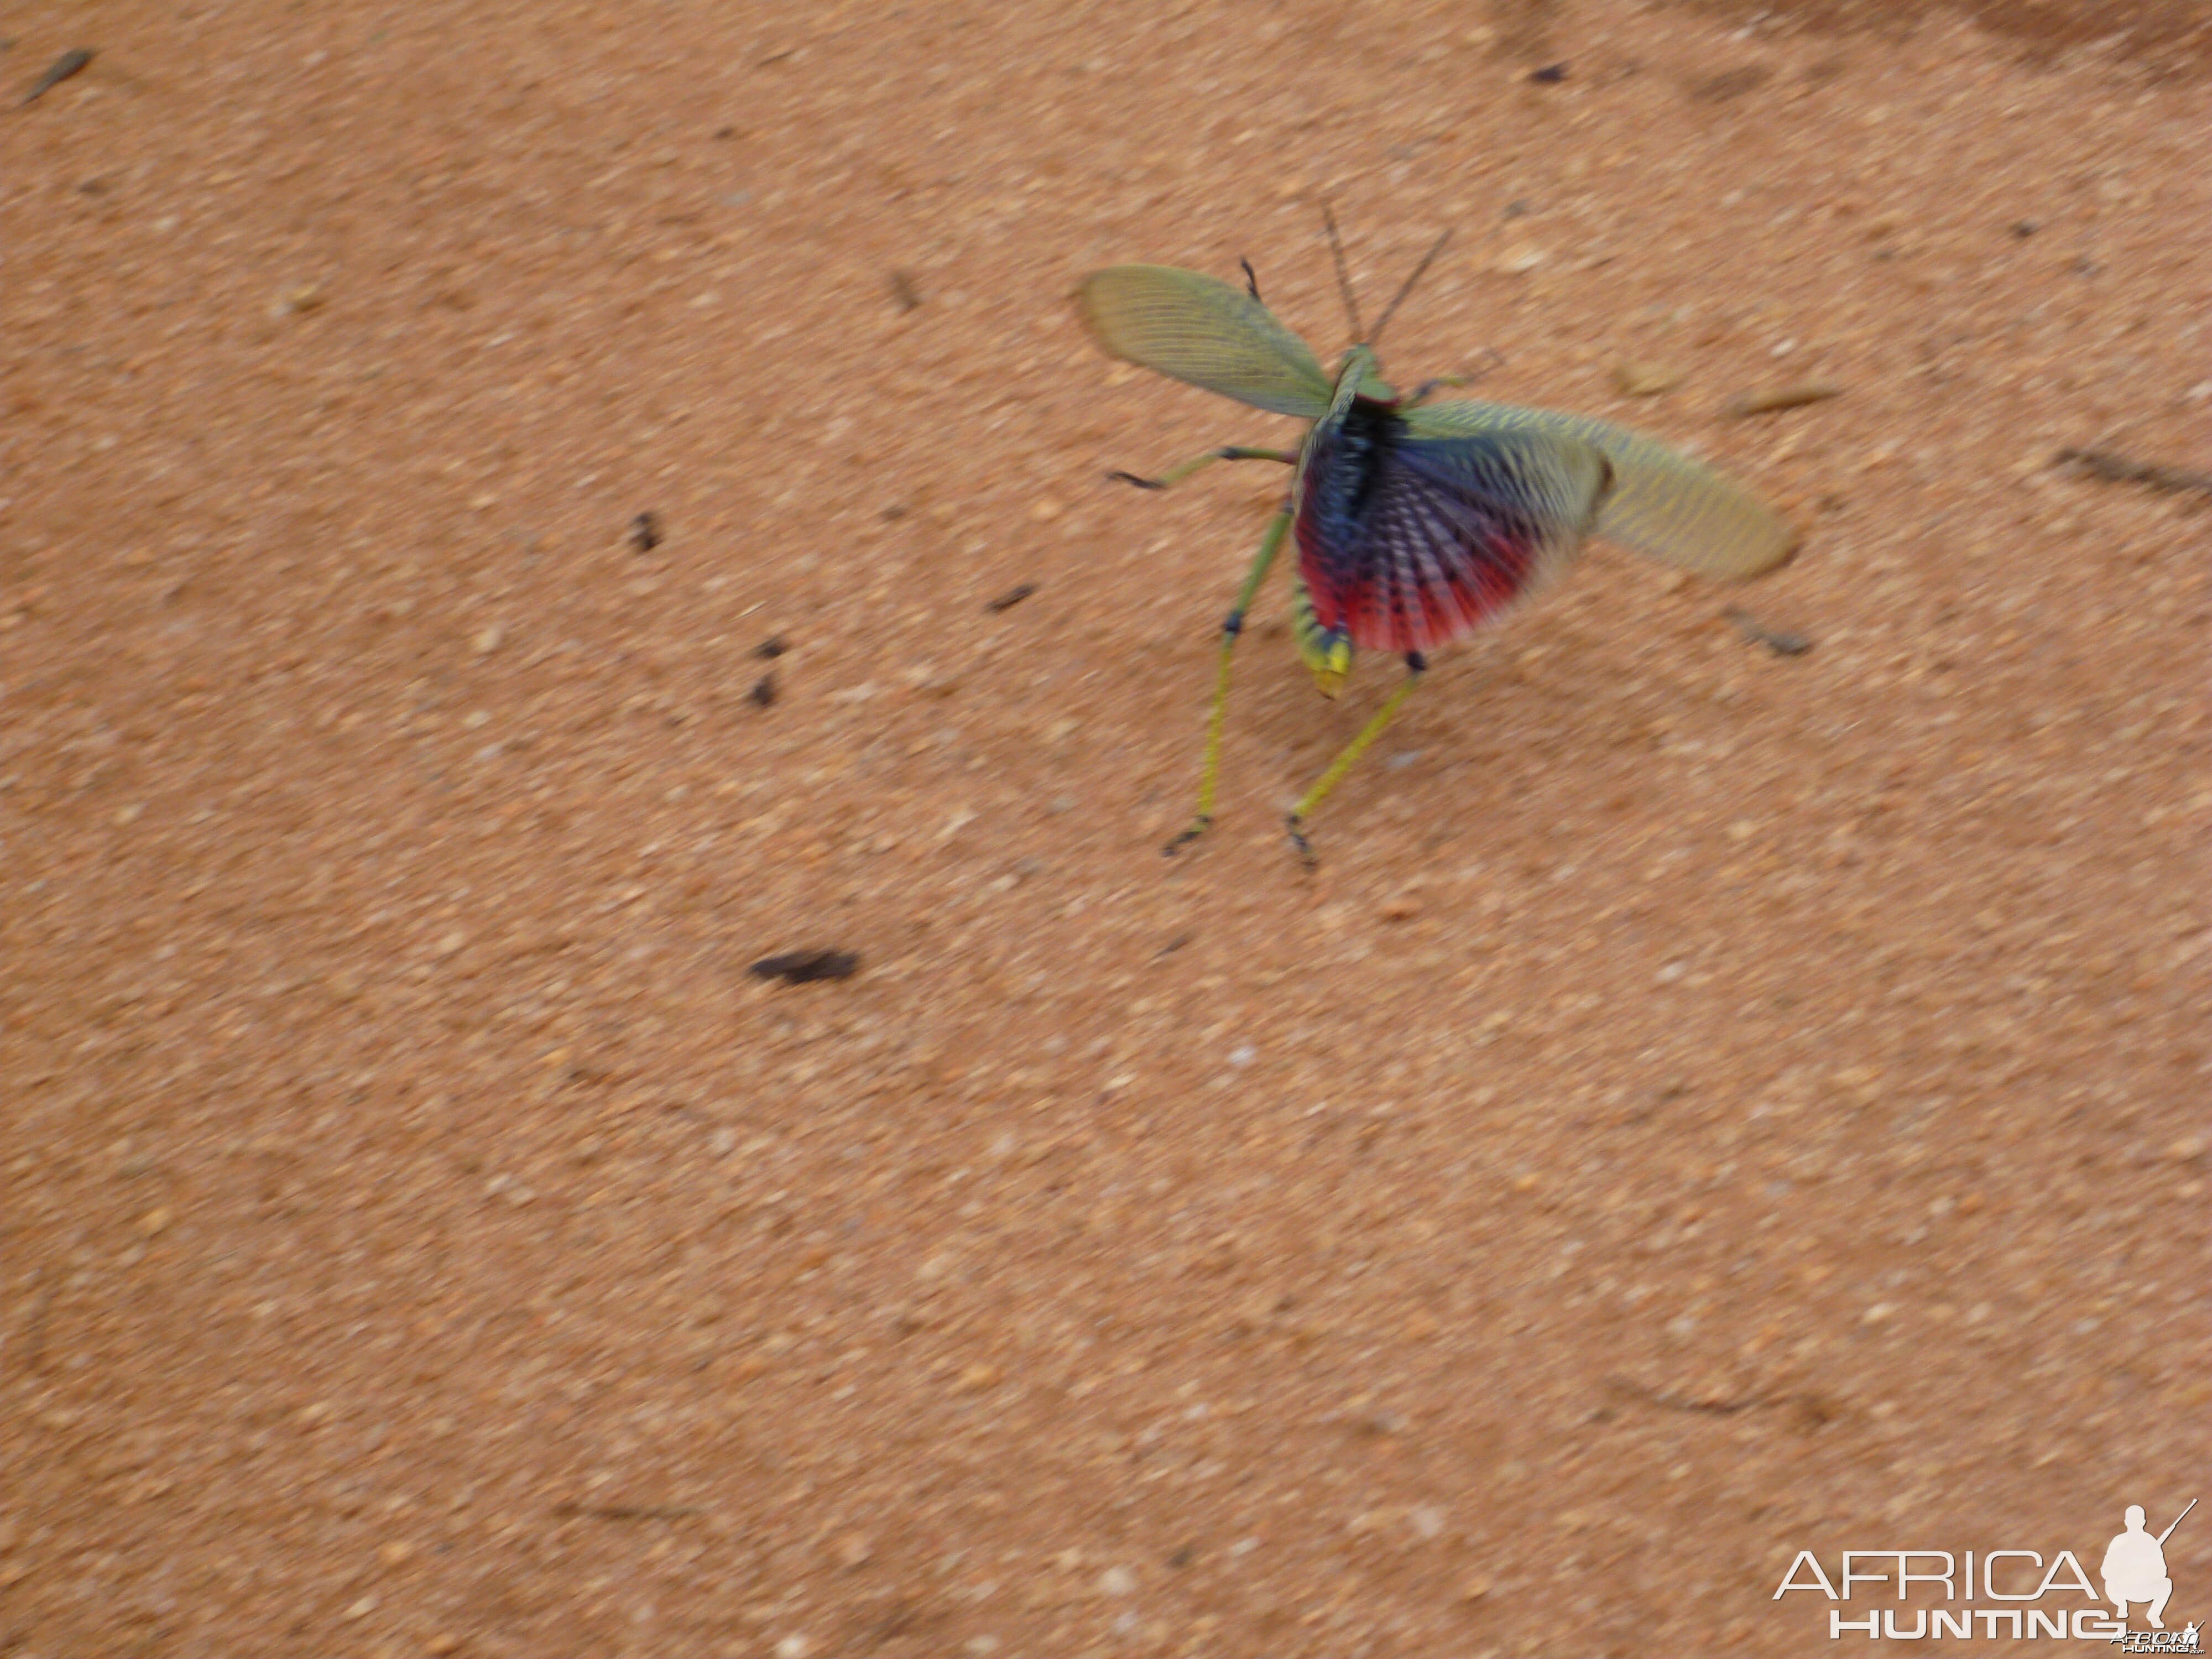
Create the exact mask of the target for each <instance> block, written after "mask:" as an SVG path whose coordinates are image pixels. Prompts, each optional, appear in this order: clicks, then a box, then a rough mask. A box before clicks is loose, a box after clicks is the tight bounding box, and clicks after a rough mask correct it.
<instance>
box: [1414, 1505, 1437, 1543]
mask: <svg viewBox="0 0 2212 1659" xmlns="http://www.w3.org/2000/svg"><path fill="white" fill-rule="evenodd" d="M1406 1519H1407V1522H1409V1523H1410V1524H1411V1525H1412V1527H1413V1530H1414V1531H1415V1532H1417V1533H1419V1534H1420V1535H1421V1536H1422V1537H1423V1538H1425V1539H1435V1538H1439V1537H1442V1536H1443V1530H1444V1512H1443V1510H1440V1509H1438V1508H1437V1506H1436V1505H1435V1504H1414V1505H1413V1508H1412V1509H1410V1510H1407V1511H1406Z"/></svg>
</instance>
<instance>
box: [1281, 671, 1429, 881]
mask: <svg viewBox="0 0 2212 1659" xmlns="http://www.w3.org/2000/svg"><path fill="white" fill-rule="evenodd" d="M1427 669H1428V663H1427V661H1426V659H1424V658H1423V657H1422V655H1421V653H1419V652H1418V651H1409V652H1407V653H1406V678H1405V681H1404V683H1403V684H1401V685H1400V686H1399V687H1398V689H1397V690H1395V691H1393V692H1392V693H1391V694H1390V700H1389V702H1386V703H1384V704H1383V707H1382V708H1380V709H1379V710H1377V711H1376V715H1375V718H1374V719H1373V720H1370V721H1368V722H1367V725H1366V726H1365V728H1364V730H1363V731H1362V732H1360V734H1359V735H1358V737H1356V738H1353V739H1352V741H1351V742H1350V743H1348V744H1345V745H1344V752H1343V753H1341V754H1340V755H1339V756H1338V757H1336V758H1335V759H1334V761H1331V762H1330V763H1329V768H1328V771H1326V772H1324V773H1322V775H1321V776H1320V777H1319V778H1318V779H1316V781H1315V783H1314V787H1312V788H1310V789H1309V790H1307V791H1306V793H1305V794H1304V798H1303V799H1300V800H1299V802H1298V804H1297V805H1296V806H1293V807H1292V808H1291V815H1290V817H1289V819H1288V820H1287V827H1288V829H1290V832H1291V846H1293V847H1295V848H1297V849H1298V857H1299V858H1300V859H1301V860H1304V864H1305V866H1306V868H1307V869H1309V870H1310V869H1312V868H1313V867H1314V852H1313V844H1312V843H1311V842H1309V841H1307V839H1306V836H1305V822H1306V819H1307V818H1308V817H1310V816H1311V815H1312V813H1313V810H1314V808H1316V806H1319V805H1321V804H1322V800H1323V799H1326V798H1327V797H1328V792H1329V791H1330V790H1332V789H1334V788H1335V787H1336V786H1337V784H1338V782H1339V781H1341V780H1342V778H1343V776H1344V775H1345V774H1346V772H1349V771H1350V770H1351V769H1352V767H1353V766H1354V765H1356V764H1357V763H1358V760H1359V757H1361V756H1362V755H1364V754H1365V753H1366V752H1367V747H1368V745H1369V744H1371V743H1373V742H1374V741H1375V739H1376V738H1379V737H1381V736H1382V735H1383V727H1384V726H1388V725H1389V723H1390V716H1391V715H1393V714H1396V713H1397V712H1398V705H1399V704H1400V703H1401V702H1405V701H1406V699H1407V697H1408V696H1412V695H1413V688H1414V687H1415V686H1416V685H1419V684H1420V683H1421V676H1422V674H1423V673H1425V671H1427Z"/></svg>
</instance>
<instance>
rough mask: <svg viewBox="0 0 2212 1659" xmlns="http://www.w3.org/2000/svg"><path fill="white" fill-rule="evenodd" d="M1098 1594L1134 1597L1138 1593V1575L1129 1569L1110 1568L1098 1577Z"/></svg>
mask: <svg viewBox="0 0 2212 1659" xmlns="http://www.w3.org/2000/svg"><path fill="white" fill-rule="evenodd" d="M1098 1593H1099V1594H1100V1595H1135V1594H1136V1593H1137V1575H1136V1574H1135V1573H1133V1572H1132V1571H1130V1570H1129V1569H1128V1568H1127V1567H1109V1568H1107V1569H1106V1571H1103V1572H1102V1573H1100V1574H1099V1575H1098Z"/></svg>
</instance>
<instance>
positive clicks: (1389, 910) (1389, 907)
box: [1383, 893, 1421, 921]
mask: <svg viewBox="0 0 2212 1659" xmlns="http://www.w3.org/2000/svg"><path fill="white" fill-rule="evenodd" d="M1420 914H1421V905H1420V901H1419V900H1418V899H1416V898H1415V897H1413V895H1412V894H1410V893H1398V894H1395V895H1394V896H1391V897H1389V898H1387V899H1384V900H1383V921H1412V920H1413V918H1414V917H1415V916H1418V915H1420Z"/></svg>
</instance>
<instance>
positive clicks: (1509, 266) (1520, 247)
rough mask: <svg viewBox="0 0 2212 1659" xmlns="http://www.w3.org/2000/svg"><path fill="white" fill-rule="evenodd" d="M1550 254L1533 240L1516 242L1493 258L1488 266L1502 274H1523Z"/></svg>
mask: <svg viewBox="0 0 2212 1659" xmlns="http://www.w3.org/2000/svg"><path fill="white" fill-rule="evenodd" d="M1549 257H1550V256H1549V255H1548V254H1547V253H1546V252H1544V250H1543V249H1542V248H1540V247H1538V246H1535V244H1534V243H1533V242H1516V243H1515V244H1514V245H1513V246H1511V247H1509V248H1507V249H1506V250H1505V251H1504V252H1503V253H1501V254H1499V255H1498V257H1497V258H1495V259H1493V260H1492V261H1491V264H1490V268H1491V269H1492V270H1494V271H1497V272H1498V274H1499V275H1500V276H1527V275H1528V273H1529V272H1530V271H1532V270H1535V268H1536V267H1537V266H1538V265H1541V264H1543V263H1544V261H1545V260H1546V259H1547V258H1549Z"/></svg>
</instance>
